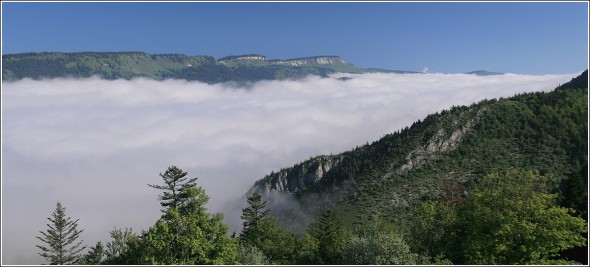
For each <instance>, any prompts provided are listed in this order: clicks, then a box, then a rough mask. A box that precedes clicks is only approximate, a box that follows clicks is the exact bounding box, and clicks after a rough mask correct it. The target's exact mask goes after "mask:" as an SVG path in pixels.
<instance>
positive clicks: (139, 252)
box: [121, 166, 238, 265]
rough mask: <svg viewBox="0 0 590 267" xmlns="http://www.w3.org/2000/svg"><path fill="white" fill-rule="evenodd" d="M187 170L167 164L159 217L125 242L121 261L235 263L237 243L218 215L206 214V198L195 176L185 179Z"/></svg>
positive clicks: (131, 262) (207, 198)
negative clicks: (126, 246)
mask: <svg viewBox="0 0 590 267" xmlns="http://www.w3.org/2000/svg"><path fill="white" fill-rule="evenodd" d="M186 175H187V173H186V172H183V171H182V170H180V169H178V168H177V167H175V166H171V167H169V168H168V170H167V171H166V172H165V173H164V174H160V176H161V177H162V178H163V180H164V183H165V184H166V185H165V186H154V185H150V187H154V188H158V189H162V190H167V191H166V192H165V193H164V195H162V196H160V200H162V202H161V204H162V207H167V208H168V209H167V210H165V213H164V214H163V215H162V217H161V218H160V219H159V220H158V221H157V222H156V224H155V225H154V226H152V227H151V228H150V229H149V230H148V231H146V232H144V233H143V234H142V235H141V237H140V238H139V240H136V241H132V242H128V245H129V249H128V250H127V252H126V253H125V255H123V256H122V257H121V258H122V260H121V261H122V262H123V263H124V264H149V265H153V264H192V265H194V264H235V263H236V256H237V249H238V244H237V242H236V241H235V240H234V239H232V238H230V237H229V235H228V232H227V231H228V227H227V226H226V225H225V224H223V222H222V220H223V215H222V214H213V215H211V214H209V213H208V212H207V209H206V207H205V204H206V203H207V201H208V200H209V197H208V196H207V195H206V194H205V191H204V190H203V189H202V188H201V187H196V183H195V181H196V178H193V179H190V180H188V181H186V179H187V178H186V177H185V176H186Z"/></svg>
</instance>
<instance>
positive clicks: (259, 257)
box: [237, 245, 271, 265]
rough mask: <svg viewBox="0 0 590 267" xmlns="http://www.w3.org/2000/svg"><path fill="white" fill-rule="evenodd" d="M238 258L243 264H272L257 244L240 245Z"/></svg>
mask: <svg viewBox="0 0 590 267" xmlns="http://www.w3.org/2000/svg"><path fill="white" fill-rule="evenodd" d="M237 260H238V262H239V263H240V264H243V265H264V264H271V263H270V261H269V260H268V258H267V257H266V255H264V253H263V252H262V251H261V250H260V249H258V248H257V247H255V246H248V245H240V248H239V250H238V257H237Z"/></svg>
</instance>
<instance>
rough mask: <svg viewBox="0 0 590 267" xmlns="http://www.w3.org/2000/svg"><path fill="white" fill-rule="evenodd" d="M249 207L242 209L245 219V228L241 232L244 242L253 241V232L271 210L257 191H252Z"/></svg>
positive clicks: (243, 218)
mask: <svg viewBox="0 0 590 267" xmlns="http://www.w3.org/2000/svg"><path fill="white" fill-rule="evenodd" d="M247 201H248V205H249V206H248V207H247V208H244V209H242V216H241V218H242V220H244V223H243V225H244V228H243V229H242V233H241V234H240V240H241V241H242V242H243V243H248V241H251V240H249V239H251V237H252V234H253V232H254V231H255V229H256V227H257V226H258V224H259V223H260V221H261V220H263V219H264V218H266V217H267V216H268V213H269V212H270V210H268V209H266V201H263V200H262V196H261V195H260V194H258V193H257V192H254V193H252V196H250V197H249V198H248V200H247Z"/></svg>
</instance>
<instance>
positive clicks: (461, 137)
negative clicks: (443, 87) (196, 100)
mask: <svg viewBox="0 0 590 267" xmlns="http://www.w3.org/2000/svg"><path fill="white" fill-rule="evenodd" d="M587 84H588V72H587V71H586V72H584V74H583V75H580V77H577V78H575V79H573V80H572V82H571V83H570V84H569V86H568V84H564V85H563V86H562V87H560V88H559V90H554V91H552V92H548V93H546V92H537V93H527V94H520V95H516V96H514V97H510V98H503V99H492V100H483V101H481V102H479V103H477V104H473V105H470V106H459V107H454V108H452V109H450V110H443V111H442V112H440V113H436V114H431V115H429V116H427V117H426V118H424V120H422V121H417V122H415V123H413V124H412V125H411V126H410V127H405V128H403V129H401V130H399V131H396V132H394V133H390V134H386V135H385V136H384V137H383V138H381V139H379V140H377V141H375V142H372V143H370V144H369V143H367V144H365V145H361V146H357V147H356V148H354V149H352V150H350V151H347V152H344V153H341V154H336V155H321V156H316V157H313V158H310V159H308V160H305V161H303V162H301V163H298V164H295V165H293V166H292V167H288V168H284V169H281V170H278V171H276V172H272V173H270V174H269V175H266V176H265V177H263V178H262V179H260V180H258V181H257V182H256V183H255V184H254V185H253V187H252V188H251V189H250V190H249V191H248V193H247V194H250V192H252V191H257V192H259V193H260V194H262V195H263V196H265V199H266V200H267V202H268V206H269V207H270V208H271V213H273V214H274V215H275V216H278V218H279V221H280V222H281V224H282V225H283V226H285V227H288V228H289V229H290V230H292V231H295V232H298V233H303V232H304V231H305V230H306V227H307V223H309V222H311V221H313V220H314V219H316V218H318V216H319V215H320V214H321V213H322V212H323V211H324V210H325V209H327V208H330V209H333V210H334V211H335V212H336V214H337V216H338V218H339V219H340V220H341V221H342V222H343V223H345V224H347V225H354V224H356V223H359V222H360V221H361V220H362V219H367V218H369V219H370V218H383V219H385V220H387V221H392V222H397V223H398V224H400V225H404V223H406V222H407V219H408V216H411V214H412V213H411V211H412V210H413V209H415V207H416V206H417V205H418V204H419V203H422V202H424V201H426V200H432V199H437V200H440V199H452V200H453V201H458V202H461V201H465V200H466V199H468V197H469V194H470V192H471V190H472V189H473V188H474V186H475V185H476V184H477V183H478V181H479V180H480V179H481V178H482V177H484V176H485V175H486V174H489V173H492V172H499V171H504V170H507V169H509V168H511V167H515V168H523V169H530V170H538V171H540V172H541V173H551V174H553V175H555V177H556V178H557V179H558V181H561V182H560V186H559V187H556V188H555V190H556V192H570V191H572V190H570V191H568V190H565V189H566V188H567V187H568V181H569V180H570V179H578V177H580V175H582V176H581V177H583V178H580V179H583V180H584V182H585V183H586V185H587V181H588V178H587V172H586V171H587V166H588V139H587V138H588V89H587ZM580 85H582V86H580ZM566 86H567V87H566ZM562 196H563V199H574V198H576V197H579V196H571V195H567V193H563V195H562ZM288 200H291V201H288ZM578 212H579V213H580V214H583V213H585V212H586V210H585V209H582V210H578Z"/></svg>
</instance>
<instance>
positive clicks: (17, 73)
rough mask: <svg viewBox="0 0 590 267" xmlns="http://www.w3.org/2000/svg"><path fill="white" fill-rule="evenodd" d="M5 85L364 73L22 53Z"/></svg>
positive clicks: (246, 58)
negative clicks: (28, 81) (37, 81)
mask: <svg viewBox="0 0 590 267" xmlns="http://www.w3.org/2000/svg"><path fill="white" fill-rule="evenodd" d="M2 67H3V68H2V79H3V80H19V79H23V78H31V79H41V78H57V77H62V78H66V77H73V78H87V77H90V76H93V75H97V76H100V77H101V78H103V79H109V80H112V79H132V78H136V77H144V78H150V79H155V80H162V79H185V80H196V81H202V82H206V83H218V82H229V81H233V82H253V81H260V80H275V79H278V80H282V79H296V78H302V77H305V76H307V75H318V76H322V77H326V76H327V75H328V74H330V73H334V72H348V73H362V72H365V70H363V69H360V68H357V67H355V66H354V65H352V64H349V63H347V62H346V61H345V60H344V59H342V58H340V57H338V56H317V57H306V58H295V59H286V60H268V59H267V58H266V57H265V56H261V55H242V56H230V57H224V58H220V59H219V60H216V59H215V58H213V57H211V56H186V55H182V54H153V55H151V54H146V53H143V52H81V53H53V52H45V53H23V54H10V55H3V56H2Z"/></svg>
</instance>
